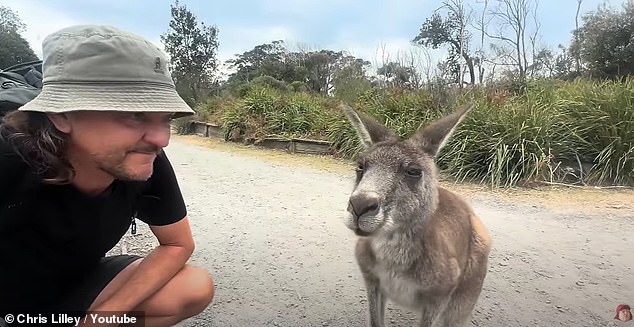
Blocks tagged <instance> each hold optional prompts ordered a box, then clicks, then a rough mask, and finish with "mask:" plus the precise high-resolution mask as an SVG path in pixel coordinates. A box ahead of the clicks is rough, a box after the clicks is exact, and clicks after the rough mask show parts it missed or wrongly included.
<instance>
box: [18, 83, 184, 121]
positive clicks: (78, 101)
mask: <svg viewBox="0 0 634 327" xmlns="http://www.w3.org/2000/svg"><path fill="white" fill-rule="evenodd" d="M18 110H20V111H39V112H47V113H64V112H71V111H84V110H87V111H90V110H94V111H121V112H169V113H174V116H175V118H179V117H183V116H189V115H193V114H195V111H194V110H192V109H191V108H190V107H189V106H188V105H187V103H186V102H185V101H184V100H183V99H182V98H181V97H180V96H179V95H178V93H177V92H176V90H175V89H174V88H173V87H171V86H168V85H163V84H154V83H153V84H149V83H142V82H141V83H129V84H128V83H81V84H79V83H55V84H45V85H44V87H43V88H42V91H41V92H40V94H38V95H37V96H36V97H35V98H34V99H33V100H31V101H29V102H27V103H26V104H24V105H23V106H22V107H20V108H19V109H18Z"/></svg>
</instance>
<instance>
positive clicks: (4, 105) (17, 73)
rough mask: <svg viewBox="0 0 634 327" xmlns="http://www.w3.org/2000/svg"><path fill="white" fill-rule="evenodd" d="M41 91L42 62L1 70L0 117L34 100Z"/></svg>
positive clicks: (32, 62) (27, 63)
mask: <svg viewBox="0 0 634 327" xmlns="http://www.w3.org/2000/svg"><path fill="white" fill-rule="evenodd" d="M41 91H42V61H41V60H36V61H29V62H25V63H21V64H17V65H13V66H11V67H7V68H5V69H3V70H0V117H2V116H4V115H5V114H7V113H8V112H9V111H13V110H16V109H18V108H19V107H21V106H22V105H24V104H26V103H27V102H29V101H31V100H33V99H34V98H35V97H36V96H37V95H38V94H40V92H41Z"/></svg>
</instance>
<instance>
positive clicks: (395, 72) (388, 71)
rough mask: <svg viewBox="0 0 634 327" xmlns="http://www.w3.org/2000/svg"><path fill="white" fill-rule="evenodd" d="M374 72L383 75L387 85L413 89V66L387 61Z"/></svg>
mask: <svg viewBox="0 0 634 327" xmlns="http://www.w3.org/2000/svg"><path fill="white" fill-rule="evenodd" d="M376 73H377V74H378V75H382V76H384V77H385V80H386V82H387V85H388V86H392V87H399V88H404V89H414V88H415V87H416V85H415V77H416V71H415V69H414V67H411V66H403V65H401V64H400V63H398V62H389V63H387V64H385V65H383V66H381V67H379V69H377V71H376Z"/></svg>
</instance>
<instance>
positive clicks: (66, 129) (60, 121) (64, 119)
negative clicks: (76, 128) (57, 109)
mask: <svg viewBox="0 0 634 327" xmlns="http://www.w3.org/2000/svg"><path fill="white" fill-rule="evenodd" d="M46 116H48V120H50V121H51V123H53V126H55V128H57V129H58V130H59V131H60V132H62V133H66V134H68V133H70V131H71V130H72V128H71V126H72V125H71V123H70V120H69V119H68V116H67V115H66V114H63V113H61V114H51V113H48V114H46Z"/></svg>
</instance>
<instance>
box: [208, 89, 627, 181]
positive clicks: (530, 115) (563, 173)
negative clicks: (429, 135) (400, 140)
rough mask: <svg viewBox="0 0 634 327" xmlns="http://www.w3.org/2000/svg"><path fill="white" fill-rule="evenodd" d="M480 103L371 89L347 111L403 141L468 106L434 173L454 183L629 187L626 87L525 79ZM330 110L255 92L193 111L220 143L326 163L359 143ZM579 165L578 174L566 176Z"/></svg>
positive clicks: (296, 97) (313, 101)
mask: <svg viewBox="0 0 634 327" xmlns="http://www.w3.org/2000/svg"><path fill="white" fill-rule="evenodd" d="M489 95H490V92H489V91H487V90H486V89H485V88H476V89H472V90H469V91H468V92H463V93H462V94H459V95H458V96H457V98H456V100H455V102H456V103H455V104H454V105H452V106H450V107H442V108H441V107H437V105H436V104H438V103H446V102H448V101H447V99H446V98H445V96H441V95H436V94H434V93H431V92H429V91H426V90H417V91H405V90H398V89H376V88H374V89H369V90H365V91H363V92H362V93H360V94H359V95H358V96H357V97H356V100H355V101H352V102H350V101H349V104H350V105H352V106H353V107H354V108H356V109H358V110H362V111H364V112H366V113H368V114H369V115H371V116H373V117H375V118H376V119H377V120H378V121H380V122H382V123H384V124H385V125H387V126H388V127H390V128H392V129H393V130H394V131H396V133H397V134H398V135H400V136H403V137H405V136H408V135H410V134H412V133H413V132H414V131H416V130H417V129H418V128H419V127H420V126H422V125H426V124H428V123H429V122H431V121H432V120H434V119H436V118H439V117H441V116H442V115H444V114H447V113H448V112H450V111H452V110H454V109H455V108H457V107H458V105H459V104H460V103H464V102H474V103H475V104H476V107H475V109H474V110H473V111H472V112H471V113H470V114H469V115H468V116H467V117H466V119H465V120H464V121H463V122H462V124H461V125H460V127H459V128H458V129H457V130H456V132H455V133H454V135H453V137H452V138H451V140H450V141H449V142H448V143H447V144H446V146H445V148H443V150H442V151H441V153H440V155H439V158H438V164H439V166H440V168H441V170H442V172H443V174H446V175H447V176H450V177H452V178H453V179H455V180H457V181H471V182H478V183H486V184H489V185H491V186H493V187H511V186H515V185H518V184H523V183H527V182H533V181H550V182H568V183H580V184H588V185H615V184H618V185H634V79H628V80H626V81H625V82H591V81H587V80H577V81H572V82H564V81H533V82H528V83H526V84H525V85H523V87H522V89H521V90H519V91H517V90H514V92H512V93H509V94H507V95H506V96H504V97H502V98H501V99H495V100H493V99H492V98H491V97H490V96H489ZM349 98H350V97H349V96H348V99H349ZM337 103H338V100H337V99H336V98H334V97H323V96H316V95H312V94H309V93H306V92H294V91H289V90H284V89H279V88H274V87H271V86H267V85H262V84H254V85H251V86H249V87H248V88H244V92H243V94H242V96H240V97H237V98H236V97H226V98H212V99H209V100H208V101H207V102H205V103H203V104H201V105H200V106H199V108H197V111H198V112H199V114H198V116H199V119H200V120H205V121H210V122H213V123H217V124H220V125H222V126H223V128H224V129H225V131H226V135H227V137H229V136H230V135H231V134H232V133H234V132H235V131H236V130H238V131H239V132H240V133H242V135H243V136H244V137H246V138H256V139H257V138H262V137H266V136H267V135H277V136H284V137H304V138H313V139H320V140H329V141H331V142H332V143H333V150H334V152H335V155H337V156H340V157H345V158H351V157H353V156H354V155H356V154H357V153H358V152H359V151H360V150H361V147H360V143H359V141H358V140H357V136H356V134H355V133H354V131H353V129H352V128H351V126H350V124H349V123H348V122H347V121H346V119H345V117H344V115H343V113H341V112H340V111H339V110H338V109H337ZM580 163H581V164H582V165H581V167H583V168H584V170H583V173H584V174H583V176H578V175H573V173H578V172H577V170H578V168H579V167H580V165H579V164H580Z"/></svg>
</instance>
